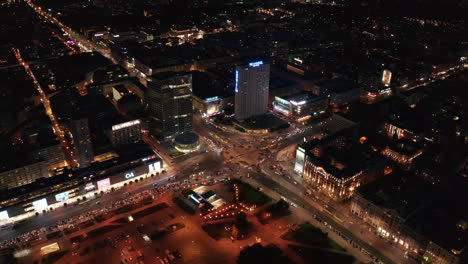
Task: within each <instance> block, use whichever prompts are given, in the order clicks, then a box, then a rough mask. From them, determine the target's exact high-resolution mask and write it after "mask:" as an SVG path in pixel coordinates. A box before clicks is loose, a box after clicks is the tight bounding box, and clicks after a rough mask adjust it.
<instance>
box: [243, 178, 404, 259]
mask: <svg viewBox="0 0 468 264" xmlns="http://www.w3.org/2000/svg"><path fill="white" fill-rule="evenodd" d="M250 177H251V178H252V179H254V180H255V181H257V182H258V183H259V184H261V185H262V186H263V187H265V188H268V189H270V190H273V191H275V192H277V193H278V194H279V195H281V196H283V197H285V198H286V199H287V200H289V201H292V202H293V203H295V204H296V205H298V206H301V207H303V208H304V209H306V210H307V211H309V212H310V213H311V214H314V215H316V216H317V217H319V218H321V219H322V220H323V221H326V222H327V223H328V224H330V225H332V226H333V227H334V228H335V229H336V230H337V231H338V232H340V233H341V234H343V235H344V236H346V237H348V238H350V239H351V240H353V241H354V242H355V243H356V244H358V245H360V246H361V247H362V248H364V249H365V250H367V251H368V252H370V253H371V254H372V255H374V256H376V257H377V258H379V259H380V260H382V261H384V262H385V263H388V264H397V263H401V262H400V261H399V260H398V261H394V260H393V259H390V258H389V257H387V256H386V255H384V254H382V253H381V252H380V251H378V250H377V249H375V248H374V247H373V246H371V245H369V244H368V243H367V241H364V240H362V239H360V238H359V236H358V235H356V234H354V233H353V232H352V231H351V230H349V229H347V228H346V227H343V226H342V223H339V222H338V221H336V220H335V219H333V218H332V217H331V216H330V215H328V214H326V213H324V212H322V211H320V210H319V209H317V208H316V207H314V206H312V205H311V204H310V202H309V201H307V200H306V199H304V198H303V195H302V194H301V193H298V192H294V191H293V190H290V189H288V188H287V187H285V186H283V185H281V184H279V183H278V182H277V181H275V180H273V179H271V178H268V177H265V176H263V174H260V173H255V172H253V171H252V172H251V173H250Z"/></svg>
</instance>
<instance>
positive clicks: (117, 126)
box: [112, 119, 141, 131]
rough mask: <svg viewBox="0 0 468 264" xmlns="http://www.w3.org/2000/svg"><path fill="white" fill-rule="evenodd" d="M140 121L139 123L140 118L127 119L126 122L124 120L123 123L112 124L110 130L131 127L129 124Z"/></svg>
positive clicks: (132, 124)
mask: <svg viewBox="0 0 468 264" xmlns="http://www.w3.org/2000/svg"><path fill="white" fill-rule="evenodd" d="M140 123H141V122H140V119H136V120H133V121H128V122H125V123H121V124H117V125H113V126H112V131H116V130H119V129H122V128H126V127H131V126H134V125H139V124H140Z"/></svg>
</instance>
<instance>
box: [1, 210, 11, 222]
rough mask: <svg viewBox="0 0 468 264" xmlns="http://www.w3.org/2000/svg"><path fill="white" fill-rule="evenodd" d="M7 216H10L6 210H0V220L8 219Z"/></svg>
mask: <svg viewBox="0 0 468 264" xmlns="http://www.w3.org/2000/svg"><path fill="white" fill-rule="evenodd" d="M9 218H10V216H9V215H8V212H7V211H6V210H5V211H1V212H0V222H2V221H5V220H8V219H9Z"/></svg>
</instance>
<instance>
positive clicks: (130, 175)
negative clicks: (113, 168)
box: [124, 171, 136, 179]
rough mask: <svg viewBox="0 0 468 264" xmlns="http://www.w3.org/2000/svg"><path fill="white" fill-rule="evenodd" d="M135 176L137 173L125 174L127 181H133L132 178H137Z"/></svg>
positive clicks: (129, 172)
mask: <svg viewBox="0 0 468 264" xmlns="http://www.w3.org/2000/svg"><path fill="white" fill-rule="evenodd" d="M135 175H136V174H135V171H128V172H126V173H124V177H125V179H131V178H133V177H135Z"/></svg>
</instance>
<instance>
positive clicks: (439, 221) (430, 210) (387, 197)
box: [351, 171, 467, 264]
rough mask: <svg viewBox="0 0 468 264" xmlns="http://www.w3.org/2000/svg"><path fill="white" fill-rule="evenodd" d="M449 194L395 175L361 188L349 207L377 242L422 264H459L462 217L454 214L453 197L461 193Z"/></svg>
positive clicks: (463, 214)
mask: <svg viewBox="0 0 468 264" xmlns="http://www.w3.org/2000/svg"><path fill="white" fill-rule="evenodd" d="M452 192H453V195H449V194H448V193H444V192H442V191H440V190H438V189H437V188H436V187H434V186H431V185H430V184H428V183H426V182H424V181H423V180H421V179H419V178H418V177H416V176H415V175H412V174H411V173H408V172H401V171H396V172H393V173H392V174H390V175H387V176H386V177H384V178H382V179H379V180H377V181H375V182H373V183H370V184H368V185H366V186H363V187H362V188H360V189H359V191H358V192H357V193H356V195H355V196H354V197H353V199H352V201H351V212H352V213H354V214H355V215H357V216H358V217H359V218H361V219H363V220H364V221H365V222H366V223H368V224H369V225H370V226H371V227H372V228H374V230H375V232H377V234H378V235H379V236H380V237H382V238H383V239H385V240H388V241H389V242H392V243H395V244H396V245H398V246H399V247H401V248H402V249H403V250H404V251H405V252H406V254H407V255H410V256H412V257H413V258H417V259H421V260H424V263H443V264H458V263H464V262H463V261H462V260H463V259H462V258H463V253H464V250H465V247H466V243H467V240H466V226H465V225H463V224H462V223H463V221H464V217H466V212H460V210H459V206H463V205H462V204H463V202H462V201H461V200H463V199H459V198H457V197H460V195H461V194H462V193H461V192H458V190H455V189H454V190H452ZM462 211H463V210H462ZM463 226H465V227H464V228H465V230H463ZM439 227H441V228H439ZM442 227H443V228H442Z"/></svg>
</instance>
